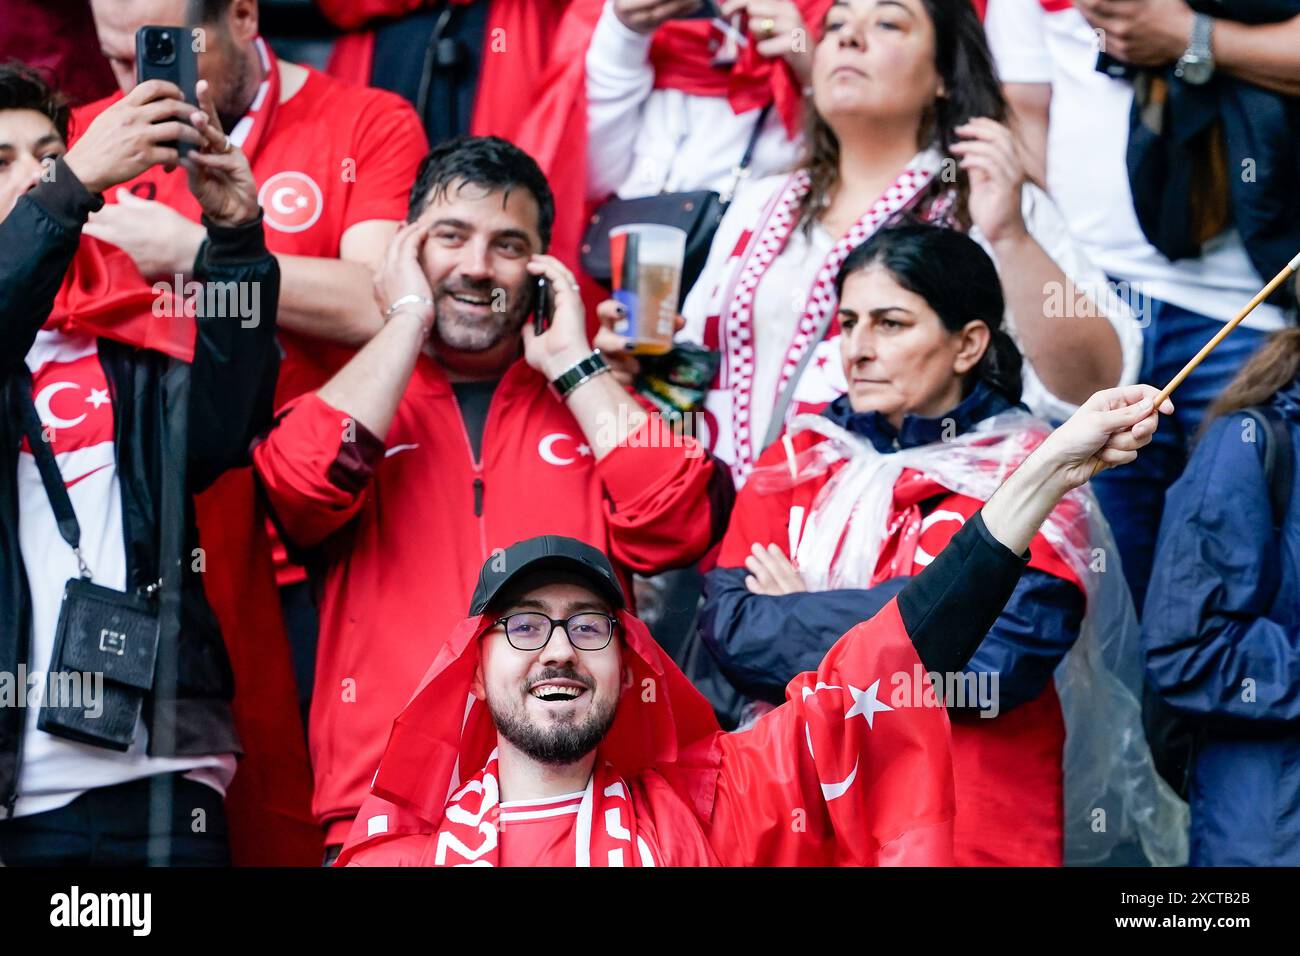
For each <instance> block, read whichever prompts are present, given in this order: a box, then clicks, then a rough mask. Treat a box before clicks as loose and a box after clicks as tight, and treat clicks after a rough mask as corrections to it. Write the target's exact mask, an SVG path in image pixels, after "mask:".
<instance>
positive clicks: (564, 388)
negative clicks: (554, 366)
mask: <svg viewBox="0 0 1300 956" xmlns="http://www.w3.org/2000/svg"><path fill="white" fill-rule="evenodd" d="M608 371H609V364H608V363H607V362H606V361H605V357H604V356H603V355H601V354H600V349H596V350H595V351H594V352H592V353H591V354H590V355H588V356H587V357H586V358H585V359H583V360H582V361H580V362H578V363H577V364H576V365H574V366H572V367H571V368H569V369H568V370H567V371H564V372H561V373H560V374H559V376H557V377H556V378H555V380H554V381H552V382H551V386H552V387H553V388H554V389H555V391H556V393H558V394H559V396H560V398H562V399H563V398H568V397H569V393H570V392H572V391H573V390H574V389H575V388H577V387H578V386H579V385H581V384H582V383H583V382H585V381H587V380H588V379H590V378H595V377H596V376H597V375H600V374H602V373H604V372H608Z"/></svg>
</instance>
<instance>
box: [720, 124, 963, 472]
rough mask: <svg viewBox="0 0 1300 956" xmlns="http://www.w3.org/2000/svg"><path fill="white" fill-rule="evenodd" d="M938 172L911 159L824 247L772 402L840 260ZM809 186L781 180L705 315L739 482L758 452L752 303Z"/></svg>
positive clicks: (821, 318)
mask: <svg viewBox="0 0 1300 956" xmlns="http://www.w3.org/2000/svg"><path fill="white" fill-rule="evenodd" d="M941 165H942V157H941V156H940V154H939V153H938V152H937V151H935V150H925V151H924V152H921V153H918V154H917V155H916V156H915V157H914V158H913V159H912V161H911V162H910V163H908V165H907V167H906V168H905V169H903V171H902V172H901V173H899V174H898V178H897V179H895V180H894V182H893V183H892V184H891V185H890V186H889V188H887V189H886V190H885V191H884V192H883V193H882V194H881V195H880V197H879V198H878V199H877V200H876V201H875V202H874V203H873V204H872V206H871V208H870V209H868V210H867V211H866V212H865V213H863V214H862V216H860V217H859V218H858V220H857V221H856V222H855V223H853V225H852V226H850V227H849V229H848V231H847V232H846V233H845V234H844V235H843V236H841V237H840V238H839V240H838V241H837V242H836V243H835V245H834V246H833V247H832V248H831V251H830V252H829V253H828V254H827V256H826V259H825V261H824V262H823V263H822V266H821V268H820V269H818V270H817V275H816V277H815V278H814V280H813V284H812V288H811V289H810V290H809V292H808V296H807V298H806V299H805V303H804V309H803V314H802V315H801V316H800V317H799V321H798V323H797V325H796V326H795V330H794V334H793V336H792V337H791V339H790V342H789V344H788V346H787V347H786V354H785V361H784V362H783V363H782V366H781V375H780V378H779V380H778V383H777V395H780V394H782V392H783V391H784V390H785V388H786V386H787V385H788V384H789V382H790V378H791V376H793V375H794V373H795V370H796V368H797V367H798V365H799V360H800V359H801V358H802V357H803V354H804V352H805V351H806V350H807V349H808V348H810V347H812V346H815V345H816V343H815V342H812V341H811V339H812V337H813V335H814V334H815V332H816V331H817V329H819V328H821V327H822V325H823V323H824V322H825V321H826V318H827V316H828V315H829V314H831V313H832V312H833V311H834V310H835V308H836V306H837V305H838V299H837V297H836V295H835V277H836V275H837V274H838V273H839V269H840V266H841V265H842V264H843V263H844V260H845V259H846V258H848V255H849V253H850V252H852V251H853V250H854V249H855V248H856V247H857V246H859V245H861V244H862V243H864V242H866V241H867V239H869V238H870V237H871V236H872V235H873V234H874V233H875V232H876V230H877V229H879V228H880V227H881V226H883V225H884V224H885V223H887V222H888V221H889V220H890V219H892V218H893V217H894V216H896V215H897V214H898V213H900V212H902V211H903V210H905V209H908V208H910V207H911V206H913V205H914V204H915V203H916V202H917V201H918V200H919V199H920V197H921V196H922V194H923V193H924V192H925V191H926V188H927V187H928V186H929V185H930V182H931V180H933V179H934V177H935V175H936V173H937V172H938V171H939V169H940V167H941ZM810 187H811V179H810V177H809V175H808V172H807V170H802V169H801V170H799V171H798V172H796V173H795V174H794V175H792V176H791V177H790V178H789V179H788V180H786V182H785V184H784V186H783V187H782V189H781V191H780V193H779V194H778V195H777V197H776V199H775V201H773V202H769V203H768V204H767V205H766V206H765V207H764V209H763V211H762V213H761V214H760V217H759V220H758V222H757V224H756V225H755V226H754V228H753V229H752V230H751V231H750V234H751V238H750V241H749V242H748V243H746V246H745V248H744V250H743V251H742V252H740V254H739V256H738V258H736V259H733V260H732V263H730V264H729V265H730V268H729V269H728V271H727V274H726V275H725V276H724V277H723V281H722V282H721V283H719V287H718V288H719V290H720V291H721V299H720V303H719V304H720V308H719V310H718V311H716V312H715V311H714V309H712V308H711V309H710V313H711V314H722V315H723V316H724V324H723V329H722V335H720V336H719V344H720V345H721V347H722V350H723V358H724V366H723V368H724V372H725V375H726V379H725V381H726V383H727V385H728V387H729V388H730V390H731V393H732V397H733V402H732V406H731V422H730V427H731V430H732V447H733V449H734V460H733V461H732V463H731V465H732V472H733V474H734V475H735V476H736V478H737V479H738V480H740V481H743V480H744V479H745V478H746V477H747V476H748V475H749V472H750V471H751V470H752V469H753V467H754V462H755V461H756V460H757V458H758V455H759V453H760V452H761V451H762V449H761V448H757V447H755V440H754V436H753V435H752V434H751V431H750V408H751V404H752V402H753V385H754V346H753V342H754V297H755V293H756V291H757V289H758V285H759V283H760V282H761V281H762V280H763V276H764V275H765V274H766V273H767V270H768V268H769V267H770V266H771V265H772V263H773V262H774V261H775V260H776V258H777V257H778V256H779V255H781V253H782V251H783V250H784V249H785V246H786V243H787V242H789V240H790V236H791V235H792V234H793V232H794V230H795V226H796V223H797V217H798V210H799V203H800V201H801V200H802V199H803V197H804V196H805V195H806V194H807V193H808V190H809V188H810ZM952 205H953V198H952V196H951V195H945V196H944V197H943V199H941V200H940V201H938V202H936V203H934V204H933V205H932V206H931V208H930V209H929V210H928V211H927V218H930V219H940V218H945V217H947V216H948V215H949V214H950V213H951V209H952ZM715 301H716V300H715ZM722 309H725V312H722V311H721V310H722ZM828 334H829V333H828ZM760 440H761V436H760Z"/></svg>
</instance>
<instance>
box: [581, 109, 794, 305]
mask: <svg viewBox="0 0 1300 956" xmlns="http://www.w3.org/2000/svg"><path fill="white" fill-rule="evenodd" d="M771 111H772V104H771V103H768V104H767V105H766V106H764V107H763V108H762V110H760V111H759V114H758V120H757V121H756V122H755V123H754V129H753V131H752V132H751V133H750V134H749V142H748V143H747V144H746V145H745V152H744V155H743V156H741V158H740V164H739V165H738V166H736V167H735V169H734V170H733V173H734V175H735V179H733V180H732V183H731V188H730V189H729V190H728V191H727V192H726V193H725V194H721V195H720V194H718V193H716V192H714V191H713V190H712V189H699V190H695V191H693V192H680V193H659V194H657V195H654V196H641V197H638V198H637V199H619V198H618V197H614V198H613V199H608V200H606V201H605V202H603V203H602V204H601V205H600V208H598V209H597V210H596V211H595V212H594V213H592V216H591V220H590V222H589V223H588V224H587V229H586V231H585V232H584V233H583V236H582V247H581V249H580V250H579V259H580V260H581V262H582V268H583V271H584V272H586V273H587V275H589V276H591V277H592V278H593V279H595V280H596V281H597V282H599V283H601V284H602V285H604V286H606V287H608V286H609V285H610V282H611V281H612V278H613V272H612V268H611V266H610V261H609V231H610V230H611V229H614V228H616V227H618V226H626V225H628V224H629V223H634V222H652V223H658V224H660V225H663V226H676V227H677V228H678V229H681V230H682V231H683V232H685V233H686V256H685V259H684V260H683V263H682V284H681V294H680V299H679V301H678V307H679V308H680V306H681V303H682V302H684V301H685V300H686V293H687V292H689V291H690V290H691V286H693V285H695V280H696V279H698V278H699V277H700V273H701V272H703V271H704V264H705V263H706V262H707V261H708V258H709V246H711V245H712V244H713V234H714V233H715V232H717V231H718V224H719V223H721V222H722V217H723V215H725V214H726V212H727V207H728V206H729V205H731V198H732V196H734V195H735V192H736V188H737V187H738V186H739V185H740V181H741V180H742V179H744V178H745V176H746V175H747V174H748V172H749V164H750V162H751V161H752V160H753V158H754V147H755V146H756V145H757V144H758V137H759V134H760V133H762V131H763V124H764V123H766V122H767V116H768V113H770V112H771Z"/></svg>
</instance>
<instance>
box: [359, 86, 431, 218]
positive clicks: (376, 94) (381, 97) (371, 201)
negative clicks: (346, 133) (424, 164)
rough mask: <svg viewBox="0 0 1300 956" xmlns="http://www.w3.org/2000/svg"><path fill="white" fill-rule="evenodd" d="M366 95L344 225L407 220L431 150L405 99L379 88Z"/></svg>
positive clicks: (369, 91) (412, 110) (367, 92)
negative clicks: (414, 189) (418, 178)
mask: <svg viewBox="0 0 1300 956" xmlns="http://www.w3.org/2000/svg"><path fill="white" fill-rule="evenodd" d="M364 96H365V97H366V99H365V101H364V102H363V107H364V108H363V109H362V113H361V117H362V118H361V120H360V125H359V127H358V129H357V135H356V140H355V143H354V145H353V150H354V151H355V153H356V155H355V157H354V158H355V159H356V169H355V170H354V172H355V174H356V179H355V181H354V182H353V183H352V188H351V189H349V190H348V202H347V211H346V212H345V213H344V219H343V228H344V229H345V230H346V229H348V228H349V227H351V226H355V225H356V224H357V223H359V222H366V221H367V220H370V219H391V220H394V221H397V222H402V221H405V219H406V210H407V207H408V205H409V200H410V195H411V186H412V185H413V184H414V183H415V174H416V173H417V172H418V171H419V168H420V161H421V160H422V159H424V156H425V154H426V153H427V152H428V151H429V144H428V142H427V141H426V140H425V137H424V127H422V126H421V125H420V120H419V118H418V117H417V116H416V115H415V110H414V109H412V108H411V105H410V104H409V103H407V102H406V100H404V99H402V98H401V97H400V96H397V95H396V94H393V93H387V92H383V91H379V90H367V91H365V93H364Z"/></svg>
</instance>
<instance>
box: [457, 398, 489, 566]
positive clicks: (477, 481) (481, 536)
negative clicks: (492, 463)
mask: <svg viewBox="0 0 1300 956" xmlns="http://www.w3.org/2000/svg"><path fill="white" fill-rule="evenodd" d="M500 387H501V386H500V383H498V384H497V388H498V389H499V388H500ZM452 401H453V402H454V403H455V405H456V421H457V423H458V424H459V425H460V433H461V436H462V437H463V438H464V439H465V452H466V453H467V454H468V455H469V463H470V467H471V468H473V469H474V481H473V482H472V484H471V487H472V488H473V492H474V518H475V519H476V520H477V522H478V546H479V554H480V555H481V556H482V560H484V561H486V560H487V557H488V546H487V523H486V522H485V521H484V520H483V499H484V496H485V495H486V493H487V483H486V482H485V481H484V480H483V459H482V456H479V457H475V455H474V446H473V445H472V444H471V443H470V440H469V429H468V428H466V427H465V415H464V414H463V413H462V412H461V410H460V403H459V402H456V401H455V398H453V399H452ZM496 406H497V402H496V392H495V391H494V392H493V393H492V400H491V401H490V402H488V410H487V416H486V417H485V418H484V419H483V438H482V441H481V442H480V446H481V447H482V448H487V437H488V426H489V425H490V424H492V411H493V409H495V408H496Z"/></svg>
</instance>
